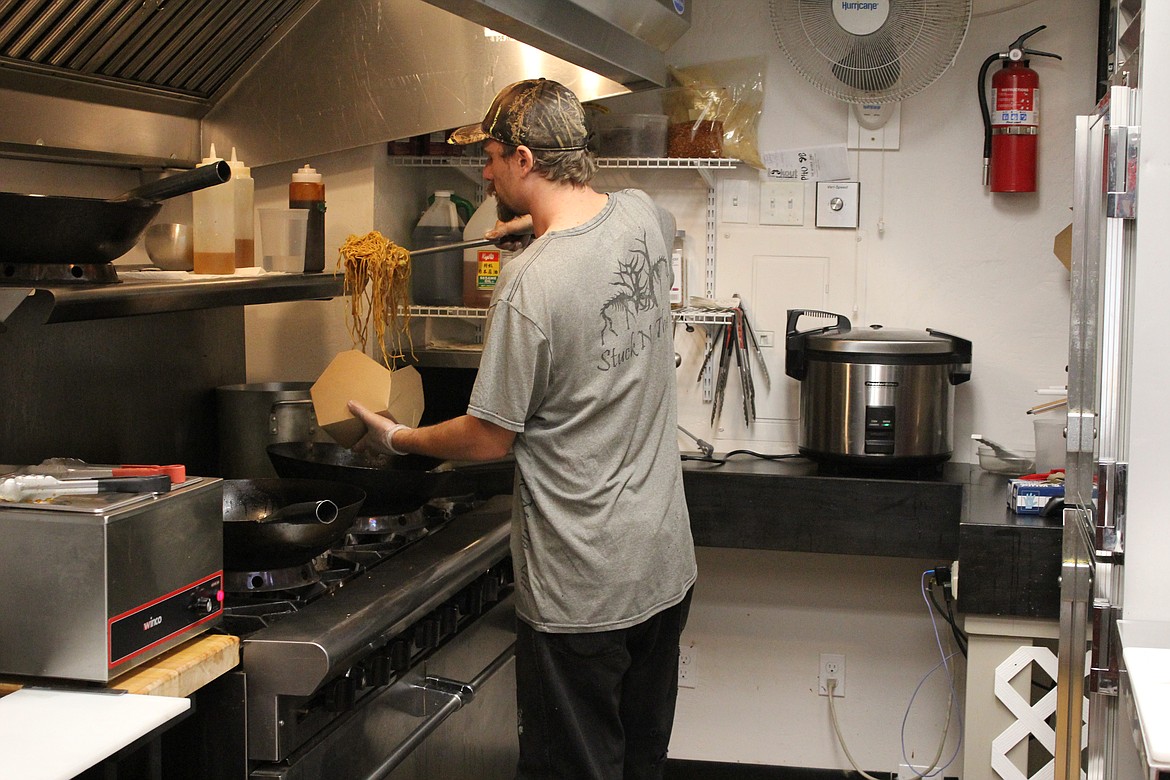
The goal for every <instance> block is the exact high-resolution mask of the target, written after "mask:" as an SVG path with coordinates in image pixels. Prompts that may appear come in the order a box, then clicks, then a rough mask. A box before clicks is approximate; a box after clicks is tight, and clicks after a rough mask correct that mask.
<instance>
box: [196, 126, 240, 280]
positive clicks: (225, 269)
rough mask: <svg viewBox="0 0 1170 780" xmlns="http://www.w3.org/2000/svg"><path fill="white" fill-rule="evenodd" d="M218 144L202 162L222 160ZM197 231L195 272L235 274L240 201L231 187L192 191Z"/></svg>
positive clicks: (204, 163) (221, 186)
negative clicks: (236, 219) (236, 199)
mask: <svg viewBox="0 0 1170 780" xmlns="http://www.w3.org/2000/svg"><path fill="white" fill-rule="evenodd" d="M221 159H222V158H221V157H217V156H216V154H215V144H212V145H211V151H210V153H209V154H208V156H207V157H205V158H203V162H202V163H201V165H210V164H212V163H216V162H219V161H220V160H221ZM191 197H192V205H191V211H192V216H193V222H194V223H195V230H194V236H193V239H194V240H193V246H194V250H195V257H194V271H195V273H197V274H231V273H235V271H236V228H235V216H236V204H235V192H234V190H233V189H232V187H230V186H225V185H218V186H215V187H206V188H204V189H201V190H196V191H195V192H194V193H192V196H191Z"/></svg>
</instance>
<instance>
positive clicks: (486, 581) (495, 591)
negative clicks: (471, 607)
mask: <svg viewBox="0 0 1170 780" xmlns="http://www.w3.org/2000/svg"><path fill="white" fill-rule="evenodd" d="M499 600H500V581H499V579H498V578H497V577H496V575H495V574H486V575H484V578H483V601H484V603H485V604H494V603H495V602H497V601H499Z"/></svg>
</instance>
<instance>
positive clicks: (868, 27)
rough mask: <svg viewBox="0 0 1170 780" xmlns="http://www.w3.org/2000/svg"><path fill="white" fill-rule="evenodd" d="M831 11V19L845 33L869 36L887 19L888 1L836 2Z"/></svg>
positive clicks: (856, 0) (859, 0)
mask: <svg viewBox="0 0 1170 780" xmlns="http://www.w3.org/2000/svg"><path fill="white" fill-rule="evenodd" d="M832 9H833V18H834V19H835V20H836V21H837V24H839V25H841V27H843V28H844V29H845V31H846V32H849V33H852V34H853V35H870V34H871V33H875V32H877V31H878V30H879V29H880V28H881V27H882V25H884V24H885V23H886V20H887V19H889V17H890V0H836V2H834V3H833V4H832Z"/></svg>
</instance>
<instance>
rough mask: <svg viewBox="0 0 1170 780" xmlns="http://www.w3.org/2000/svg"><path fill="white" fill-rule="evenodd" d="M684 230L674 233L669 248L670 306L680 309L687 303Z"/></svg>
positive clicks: (685, 235) (685, 237) (685, 236)
mask: <svg viewBox="0 0 1170 780" xmlns="http://www.w3.org/2000/svg"><path fill="white" fill-rule="evenodd" d="M686 239H687V234H686V231H685V230H677V231H675V233H674V245H673V246H672V247H671V250H670V270H671V273H672V274H673V277H674V280H673V281H672V282H671V283H670V308H672V309H682V308H685V307H686V305H687V256H686V251H685V247H686Z"/></svg>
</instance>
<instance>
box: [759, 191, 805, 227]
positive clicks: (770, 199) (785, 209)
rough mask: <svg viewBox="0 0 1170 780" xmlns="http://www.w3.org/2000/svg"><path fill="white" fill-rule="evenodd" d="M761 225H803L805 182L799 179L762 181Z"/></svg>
mask: <svg viewBox="0 0 1170 780" xmlns="http://www.w3.org/2000/svg"><path fill="white" fill-rule="evenodd" d="M760 224H761V225H803V224H804V183H803V182H799V181H763V182H760Z"/></svg>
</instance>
